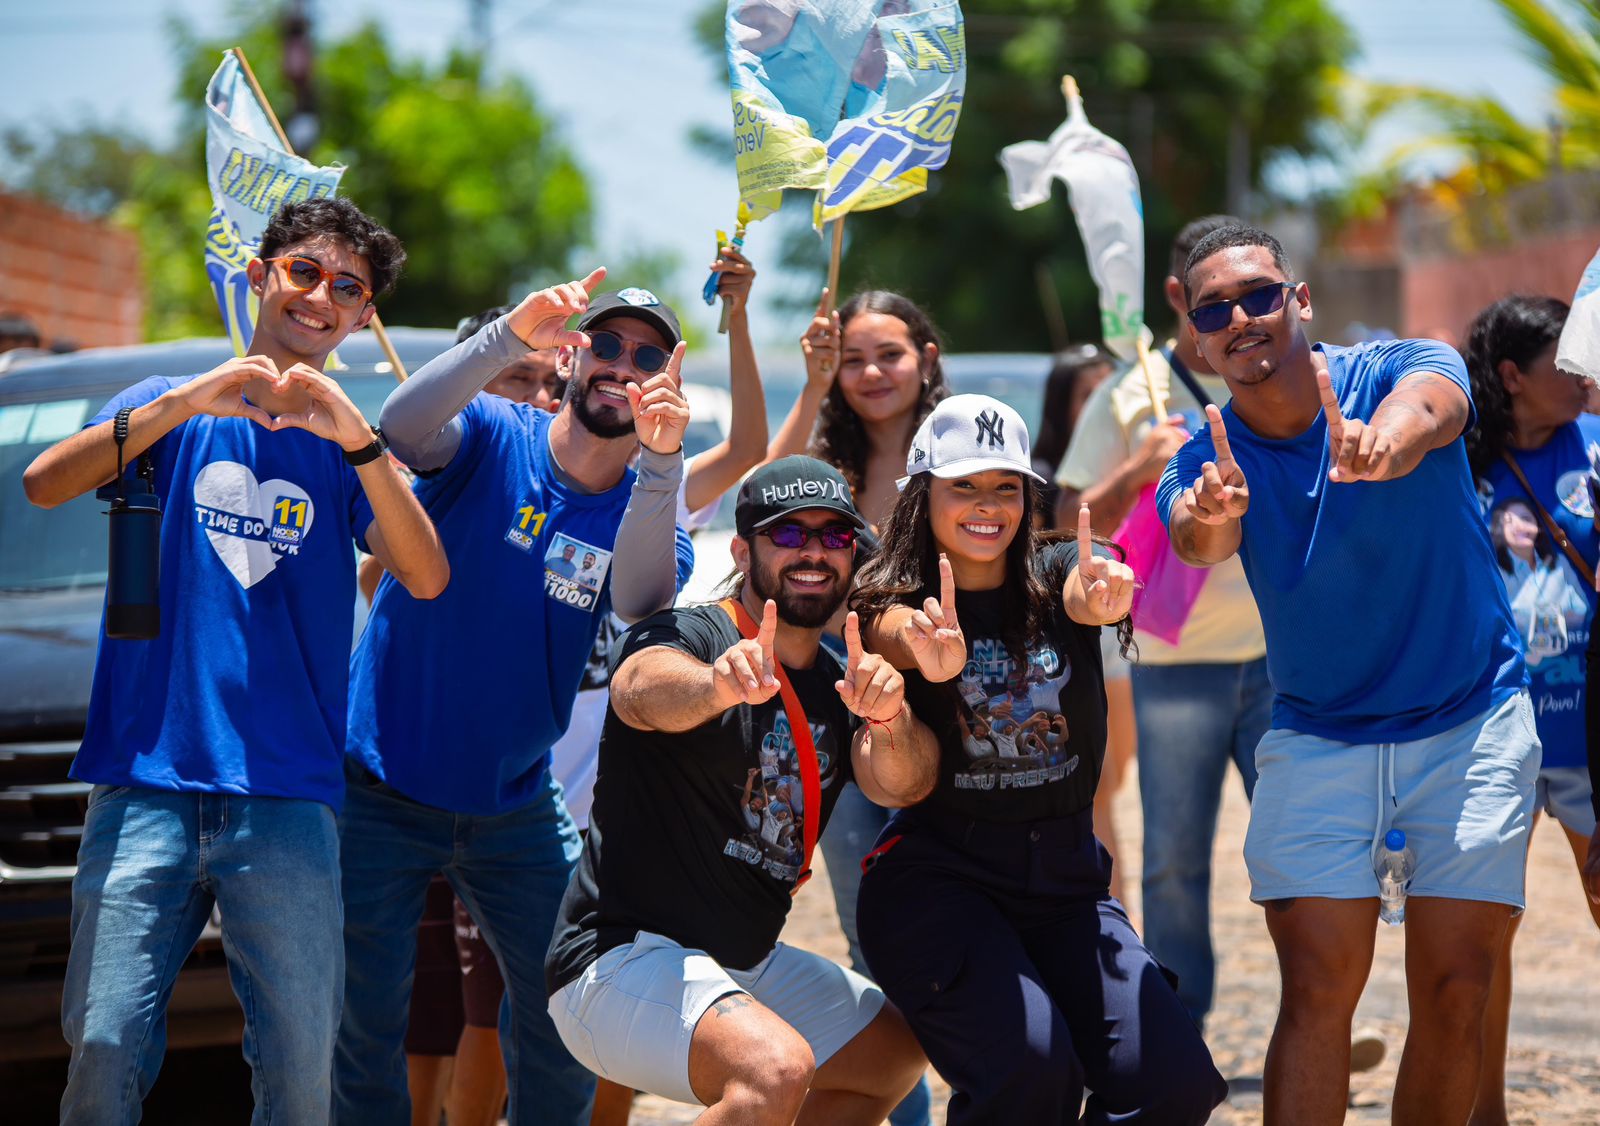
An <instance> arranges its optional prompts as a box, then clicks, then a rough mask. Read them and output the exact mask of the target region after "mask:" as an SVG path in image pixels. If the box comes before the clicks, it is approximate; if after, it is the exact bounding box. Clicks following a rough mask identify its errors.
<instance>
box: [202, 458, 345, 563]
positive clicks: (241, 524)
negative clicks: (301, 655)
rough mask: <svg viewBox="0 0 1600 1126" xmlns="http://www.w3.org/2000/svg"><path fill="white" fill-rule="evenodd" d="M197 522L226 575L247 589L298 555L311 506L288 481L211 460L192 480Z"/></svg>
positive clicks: (312, 514)
mask: <svg viewBox="0 0 1600 1126" xmlns="http://www.w3.org/2000/svg"><path fill="white" fill-rule="evenodd" d="M194 512H195V522H196V523H198V524H199V525H200V527H201V528H202V529H204V531H205V533H206V539H207V540H209V541H210V542H211V547H212V549H213V550H214V551H215V552H216V553H217V558H219V559H221V560H222V565H223V566H224V567H226V568H227V569H228V573H229V574H231V575H232V576H233V577H234V578H235V579H237V580H238V581H239V585H240V586H242V587H244V588H245V589H246V590H248V589H249V588H250V587H253V586H255V585H256V583H258V582H260V581H261V580H262V579H264V578H266V577H267V576H268V575H270V574H272V572H273V571H274V570H275V569H276V568H277V566H278V561H279V560H280V559H282V558H283V557H284V556H286V555H295V554H298V553H299V550H300V545H302V544H304V543H305V539H306V536H307V535H308V534H309V533H310V531H311V523H312V521H313V519H315V516H316V509H315V506H313V505H312V503H311V498H310V497H309V496H307V495H306V491H305V490H304V489H302V488H301V487H300V486H299V485H296V484H295V483H294V482H292V481H284V480H282V479H279V478H274V479H272V480H270V481H260V482H258V481H257V480H256V475H255V474H254V473H253V472H251V471H250V467H249V466H246V465H240V464H239V463H238V462H236V461H214V462H212V463H211V464H209V465H207V466H206V467H205V468H204V469H202V470H201V471H200V472H199V474H198V475H197V476H196V477H195V479H194Z"/></svg>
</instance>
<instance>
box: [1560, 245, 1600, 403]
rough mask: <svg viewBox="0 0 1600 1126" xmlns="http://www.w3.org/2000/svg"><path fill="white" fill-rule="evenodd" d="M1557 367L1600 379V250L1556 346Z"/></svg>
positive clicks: (1580, 285)
mask: <svg viewBox="0 0 1600 1126" xmlns="http://www.w3.org/2000/svg"><path fill="white" fill-rule="evenodd" d="M1556 367H1557V368H1559V369H1560V370H1562V371H1570V372H1571V373H1572V374H1573V375H1582V376H1587V377H1588V378H1589V379H1592V380H1600V251H1596V252H1595V256H1594V257H1593V258H1591V259H1590V260H1589V264H1588V265H1587V266H1585V267H1584V270H1583V277H1581V278H1580V279H1578V291H1577V292H1576V293H1574V294H1573V295H1572V312H1570V313H1568V314H1567V323H1566V325H1565V327H1563V328H1562V330H1561V340H1560V342H1559V343H1558V344H1557V345H1556Z"/></svg>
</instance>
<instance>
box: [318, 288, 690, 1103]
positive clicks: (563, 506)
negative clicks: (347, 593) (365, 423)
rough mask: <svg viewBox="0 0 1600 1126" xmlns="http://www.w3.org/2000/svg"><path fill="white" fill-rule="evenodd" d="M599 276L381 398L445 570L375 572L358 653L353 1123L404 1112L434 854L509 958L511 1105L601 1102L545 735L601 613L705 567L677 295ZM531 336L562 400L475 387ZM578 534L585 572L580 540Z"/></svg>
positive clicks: (347, 1077)
mask: <svg viewBox="0 0 1600 1126" xmlns="http://www.w3.org/2000/svg"><path fill="white" fill-rule="evenodd" d="M604 274H605V271H604V270H596V271H594V272H593V273H592V274H590V275H589V276H588V277H587V278H584V279H583V280H582V281H574V282H569V283H566V284H563V285H558V286H554V287H552V288H550V289H547V290H541V291H540V292H538V293H535V294H533V295H531V296H530V297H528V298H527V299H526V300H524V301H523V302H522V303H521V304H520V305H518V306H517V307H516V308H515V309H513V310H512V311H511V312H510V313H508V314H506V315H505V316H503V317H501V318H499V319H498V320H495V321H492V322H490V323H489V324H487V325H485V326H484V327H483V328H482V329H480V330H479V331H478V332H477V334H475V335H474V336H472V337H471V338H469V339H468V340H466V341H463V342H462V343H461V344H458V345H457V346H456V347H455V348H454V349H452V350H451V351H449V352H447V353H445V354H444V355H443V356H441V357H439V358H438V359H437V360H434V361H433V362H432V363H430V364H428V365H427V366H426V367H424V368H423V369H422V370H421V371H419V372H417V374H416V375H414V376H413V377H412V378H411V379H410V380H409V381H407V382H406V383H405V384H403V385H402V386H401V387H400V388H399V389H397V390H396V391H395V392H394V393H393V394H392V395H391V396H390V398H389V401H388V402H387V403H386V404H385V406H384V409H383V428H384V433H385V435H386V436H387V437H388V439H389V441H390V444H391V447H392V448H393V450H394V451H395V453H396V454H397V455H398V456H399V457H400V458H401V459H403V460H404V461H405V462H406V464H408V465H410V466H411V467H412V468H414V469H415V470H416V471H417V473H418V476H419V478H420V480H419V482H418V485H417V495H418V497H419V498H420V499H421V501H422V505H423V507H424V509H425V510H427V512H428V513H429V514H430V515H431V517H432V518H433V520H434V522H435V523H436V525H437V526H438V528H439V534H440V537H441V539H442V540H443V542H444V544H445V547H446V549H447V550H448V551H449V552H450V557H451V560H452V562H453V564H454V572H453V574H454V579H453V582H452V584H451V589H450V591H449V592H447V593H446V595H445V596H444V598H443V599H442V600H436V601H435V602H432V603H424V602H421V601H418V600H416V599H414V598H412V597H410V595H409V594H408V593H407V592H406V591H405V590H404V589H402V588H401V587H400V586H399V584H397V583H396V582H395V581H394V580H393V579H391V578H387V577H386V578H384V579H383V580H382V581H381V582H380V584H379V586H378V590H377V594H376V596H375V597H374V600H373V604H372V616H371V618H370V619H369V621H368V624H367V629H366V632H365V633H364V634H363V635H362V638H361V642H360V644H359V646H358V647H357V650H356V653H355V656H354V657H353V658H352V661H351V680H352V686H351V705H350V737H349V757H348V759H347V770H348V774H349V782H350V796H349V805H348V807H347V809H346V811H345V814H344V816H343V817H342V818H341V819H340V834H341V838H340V839H341V848H342V857H341V858H342V863H343V866H344V891H345V919H346V923H345V936H346V958H347V961H348V963H349V965H350V972H349V973H348V974H347V976H346V984H345V1003H344V1017H343V1021H342V1023H341V1025H340V1029H339V1040H338V1046H337V1049H336V1051H335V1056H334V1078H333V1087H334V1117H335V1119H336V1121H339V1122H341V1123H350V1124H359V1126H367V1124H369V1123H396V1124H399V1123H405V1122H408V1121H409V1120H410V1098H409V1095H408V1093H407V1089H406V1073H405V1054H404V1053H405V1044H404V1040H405V1029H406V1021H407V1016H408V1012H409V997H410V990H411V978H412V968H413V965H414V962H415V956H416V934H417V923H418V920H419V919H420V918H421V915H422V909H423V902H424V897H425V895H426V892H427V886H428V881H429V879H430V878H431V877H432V876H433V874H434V873H436V872H443V873H444V875H445V877H446V878H447V879H448V880H449V881H450V883H451V885H452V886H453V887H454V889H455V891H456V894H457V895H458V896H459V897H460V899H461V902H462V903H463V904H465V905H466V907H467V909H468V911H470V912H471V914H472V916H473V918H474V920H475V921H476V922H477V924H478V926H479V928H480V930H481V932H482V934H483V935H484V937H485V939H486V940H487V941H488V943H489V946H490V948H491V949H493V951H494V953H495V956H496V958H498V959H499V962H500V966H501V969H502V971H503V975H504V978H505V983H506V995H505V999H504V1001H503V1002H502V1005H501V1012H500V1042H501V1047H502V1050H503V1052H504V1054H505V1060H506V1075H507V1081H508V1086H509V1089H510V1113H509V1120H510V1122H512V1123H513V1124H525V1123H533V1122H539V1123H559V1124H568V1123H570V1124H573V1126H578V1124H580V1123H585V1122H587V1121H588V1117H589V1106H590V1102H591V1100H592V1097H593V1091H594V1078H593V1076H592V1075H590V1074H589V1073H588V1071H586V1070H585V1069H584V1068H583V1067H582V1066H581V1065H580V1064H578V1063H577V1062H576V1061H575V1060H573V1059H572V1057H571V1055H570V1054H568V1052H567V1050H566V1048H565V1047H564V1046H563V1045H562V1043H561V1041H560V1038H559V1037H558V1036H557V1034H556V1031H555V1027H554V1025H553V1024H552V1023H551V1021H550V1016H549V1013H548V1011H547V1009H546V1004H545V999H546V994H545V985H544V969H543V961H544V958H543V955H544V950H545V947H546V945H547V944H548V942H549V938H550V934H551V932H552V930H553V929H554V926H555V920H556V912H557V908H558V907H559V906H560V902H561V897H562V895H563V893H564V892H565V890H566V886H567V880H568V877H569V875H570V874H571V871H572V868H573V866H574V864H575V863H576V861H577V857H578V833H577V829H576V827H575V825H574V824H573V821H572V818H571V817H570V816H569V815H568V813H567V810H566V806H565V804H564V803H563V801H562V799H561V787H560V785H559V783H557V782H556V781H555V780H554V779H553V777H552V776H551V774H550V771H549V761H550V754H549V752H550V747H551V745H552V744H554V743H555V741H556V740H557V738H559V737H560V735H561V733H562V731H563V730H564V729H565V728H566V726H567V721H568V719H569V717H570V715H571V712H572V701H573V697H574V696H575V695H576V694H577V690H578V685H579V680H580V678H581V675H582V672H583V668H584V663H585V661H586V659H587V658H588V655H589V652H590V648H591V646H592V645H593V643H594V638H595V633H596V631H597V629H598V627H599V624H600V622H601V620H602V619H603V618H604V617H605V616H606V614H607V613H608V612H609V611H612V610H615V612H616V613H617V614H618V616H620V617H622V618H623V619H624V620H626V621H637V620H639V619H641V618H644V617H646V616H648V615H650V614H652V613H655V612H656V611H657V610H661V609H664V608H665V607H667V606H669V605H671V603H672V600H673V597H674V595H675V594H676V590H677V587H678V586H679V585H681V583H682V582H683V581H684V580H685V579H686V578H687V577H688V573H689V571H690V569H691V567H692V565H693V551H692V549H691V548H690V546H689V541H688V537H687V535H685V534H684V533H683V532H682V531H681V530H677V529H676V528H675V521H674V516H675V512H676V504H677V494H678V487H679V483H680V482H681V480H682V476H683V454H682V439H683V432H684V429H685V427H686V426H687V424H688V418H689V413H688V408H687V405H686V403H685V400H684V398H683V396H682V393H681V390H680V380H679V368H680V365H681V363H682V356H683V344H682V341H681V332H680V330H679V327H678V320H677V316H676V314H674V313H673V311H672V309H671V308H670V307H669V306H667V305H666V304H664V303H663V302H661V301H660V300H659V299H658V298H657V297H656V296H655V295H654V294H652V293H650V292H649V291H648V290H644V289H638V288H629V289H623V290H622V291H620V292H618V293H607V294H604V295H601V296H598V297H591V296H590V294H591V292H592V291H593V290H594V289H595V287H596V286H597V285H598V284H599V282H600V281H601V279H602V278H603V277H604ZM574 315H576V316H577V317H578V321H577V325H576V327H575V328H574V329H571V330H569V329H567V328H566V327H565V325H566V322H567V321H568V319H569V318H571V317H572V316H574ZM530 348H556V349H559V352H558V360H557V363H558V367H559V369H560V372H561V374H562V376H563V377H564V378H565V379H566V380H567V390H566V395H565V397H564V399H563V401H562V404H561V409H560V411H559V412H558V413H557V414H555V415H553V416H552V415H550V414H549V413H547V412H545V411H541V410H537V409H535V408H534V407H531V406H529V405H527V404H525V403H512V402H510V401H508V400H506V399H503V398H500V397H499V396H496V395H485V394H480V392H481V391H482V388H483V386H484V384H486V383H487V382H488V381H489V380H490V379H492V378H493V377H494V375H495V374H496V373H497V372H499V371H500V370H501V369H502V368H504V367H505V366H506V365H507V364H508V363H511V362H512V361H514V360H517V359H518V358H520V357H522V356H525V355H527V353H528V351H529V349H530ZM641 447H642V449H641ZM636 451H637V452H638V455H639V463H638V469H637V472H635V471H634V470H633V469H630V468H629V467H628V463H629V460H630V459H631V458H632V457H633V455H634V453H635V452H636ZM589 553H592V554H593V556H594V558H595V560H596V565H595V568H594V569H593V571H592V573H591V581H592V585H590V584H585V583H580V582H579V581H577V578H576V563H575V561H574V557H577V558H582V557H584V556H585V555H587V554H589ZM672 559H675V565H671V566H668V565H664V564H665V563H666V561H667V560H672Z"/></svg>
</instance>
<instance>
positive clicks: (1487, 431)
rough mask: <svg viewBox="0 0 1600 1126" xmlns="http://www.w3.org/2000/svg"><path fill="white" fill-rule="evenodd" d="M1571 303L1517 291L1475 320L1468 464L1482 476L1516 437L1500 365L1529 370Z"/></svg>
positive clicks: (1469, 353) (1470, 334)
mask: <svg viewBox="0 0 1600 1126" xmlns="http://www.w3.org/2000/svg"><path fill="white" fill-rule="evenodd" d="M1568 312H1569V308H1568V305H1567V303H1566V302H1565V301H1563V300H1561V299H1560V298H1559V297H1532V296H1529V295H1527V294H1521V293H1516V294H1512V295H1511V296H1510V297H1502V298H1501V299H1500V300H1498V301H1496V302H1495V303H1494V304H1493V305H1490V306H1489V307H1488V308H1486V309H1484V310H1483V311H1482V312H1480V313H1479V314H1478V315H1477V316H1476V317H1473V318H1472V327H1471V328H1470V329H1468V330H1467V347H1466V351H1465V353H1464V355H1465V358H1466V361H1467V375H1468V376H1469V377H1471V380H1472V405H1473V406H1474V407H1475V408H1477V412H1478V424H1477V425H1476V426H1474V427H1473V428H1472V429H1471V430H1469V431H1468V432H1467V461H1468V463H1469V464H1470V465H1471V466H1472V475H1473V476H1474V477H1481V476H1482V475H1483V474H1485V473H1487V472H1488V470H1489V466H1491V465H1493V464H1494V463H1495V462H1496V461H1498V460H1500V454H1501V452H1502V451H1504V450H1505V448H1506V442H1507V441H1508V440H1509V439H1510V437H1511V430H1512V425H1513V423H1512V415H1511V395H1510V393H1509V392H1507V391H1506V385H1505V383H1504V382H1503V381H1502V380H1501V378H1500V371H1499V367H1500V361H1501V360H1510V361H1511V362H1512V363H1514V364H1516V365H1517V367H1519V368H1522V369H1524V370H1526V369H1527V367H1528V365H1529V364H1531V363H1532V362H1533V361H1534V360H1535V359H1537V358H1538V356H1539V353H1541V352H1543V351H1544V350H1545V349H1546V348H1548V347H1550V345H1551V344H1552V343H1554V342H1555V341H1556V340H1558V339H1559V338H1560V336H1561V326H1562V325H1564V324H1566V323H1567V313H1568Z"/></svg>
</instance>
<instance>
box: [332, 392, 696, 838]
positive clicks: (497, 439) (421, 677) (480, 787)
mask: <svg viewBox="0 0 1600 1126" xmlns="http://www.w3.org/2000/svg"><path fill="white" fill-rule="evenodd" d="M459 417H460V419H461V423H462V438H461V446H460V448H459V449H458V450H457V451H456V455H455V456H454V457H453V458H451V459H450V463H449V464H448V465H446V466H445V467H444V468H443V469H442V470H440V471H439V472H437V473H433V474H429V475H427V476H425V477H423V478H422V479H421V480H419V481H418V483H417V497H418V499H420V500H421V502H422V506H423V508H424V509H426V510H427V512H428V515H430V516H431V517H432V518H433V522H434V526H435V527H437V528H438V529H439V538H440V540H441V541H442V542H443V544H444V549H445V554H446V555H448V556H449V559H450V583H449V585H448V586H447V587H446V588H445V591H444V593H443V594H442V595H440V596H439V597H438V598H435V599H431V600H428V601H418V600H417V599H414V598H412V597H411V596H410V594H408V593H407V592H406V590H405V588H404V587H402V586H400V585H399V584H398V583H396V582H395V581H394V579H393V577H392V576H387V575H386V576H385V577H384V578H383V580H382V581H381V582H380V583H379V585H378V591H377V594H376V595H375V596H374V598H373V602H372V614H371V616H370V617H369V618H368V619H367V628H366V630H365V631H364V632H363V633H362V635H361V640H360V642H359V643H358V645H357V646H356V652H355V655H354V656H353V657H352V658H351V686H350V741H349V750H350V753H351V754H352V755H354V756H355V757H356V758H357V759H358V760H359V761H360V762H361V763H362V764H363V765H365V766H366V768H367V769H368V770H370V771H371V772H372V773H373V774H375V775H377V776H378V777H379V778H381V779H382V780H383V781H384V782H386V783H388V784H389V785H390V786H393V787H394V788H395V789H397V790H399V791H400V792H401V793H403V794H406V795H407V796H408V797H411V798H413V799H415V800H417V801H419V802H424V803H426V804H428V805H431V806H434V807H436V808H439V809H448V810H452V811H455V812H458V813H472V814H493V813H501V812H504V811H506V810H510V809H515V808H517V807H518V806H520V805H524V804H526V803H527V802H528V801H529V800H530V799H531V798H532V797H533V796H534V795H535V794H536V793H537V790H538V785H539V782H540V780H541V779H542V777H543V775H544V772H545V770H546V768H547V766H548V762H549V753H550V747H551V746H552V745H553V744H554V743H555V741H556V740H557V739H559V738H560V737H561V733H562V732H563V731H565V730H566V727H567V720H568V719H569V718H570V716H571V714H572V700H573V697H574V696H575V695H577V691H578V682H579V680H580V678H581V677H582V675H583V669H584V665H585V662H586V661H587V659H588V656H589V651H590V648H591V647H592V646H593V645H594V639H595V633H596V632H597V631H598V629H599V627H600V622H601V620H602V619H603V618H604V617H605V615H606V613H607V612H608V611H609V610H610V606H611V596H610V571H611V569H612V567H613V566H614V561H613V560H612V557H611V550H612V547H613V546H614V545H615V543H616V537H617V529H618V528H619V527H620V526H621V524H622V514H623V510H624V509H625V508H626V507H627V504H628V497H629V495H630V494H631V493H632V491H633V481H634V473H633V472H632V471H631V470H630V471H628V472H626V473H624V474H623V477H622V480H621V481H620V482H618V484H617V485H616V486H614V487H613V488H610V489H607V490H606V491H605V492H602V493H594V494H586V493H582V492H578V491H576V490H574V489H571V488H569V487H567V486H566V485H565V484H563V483H562V482H561V480H560V479H559V478H558V476H557V474H556V470H555V467H554V466H553V465H552V463H551V458H550V443H549V429H550V421H551V419H552V418H553V416H552V415H550V414H548V413H546V412H544V411H540V410H535V409H534V408H532V407H530V406H528V405H527V404H525V403H512V402H510V401H509V400H506V399H503V398H500V397H499V396H498V395H478V396H477V397H475V398H474V399H473V400H472V401H471V402H470V403H468V404H467V406H466V408H465V409H464V410H463V411H462V412H461V414H460V416H459ZM569 547H570V548H572V549H573V550H572V552H571V555H572V560H573V561H572V562H571V563H568V562H566V556H567V555H568V552H567V548H569ZM675 551H676V566H677V575H678V584H679V585H680V586H681V585H682V584H683V582H684V581H685V580H686V579H687V578H688V575H689V571H690V570H691V569H692V568H693V566H694V549H693V548H692V547H691V546H690V544H689V537H688V534H687V533H685V532H684V531H683V530H682V529H681V528H680V529H679V530H678V533H677V539H676V545H675ZM591 554H592V555H593V556H594V559H595V562H594V564H593V565H592V566H591V567H589V568H588V569H587V571H586V573H585V574H583V575H579V574H578V573H577V566H576V564H577V563H580V562H582V561H583V560H584V559H585V557H586V556H587V555H591ZM661 562H662V564H663V565H666V564H667V560H665V559H663V560H662V561H661Z"/></svg>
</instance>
